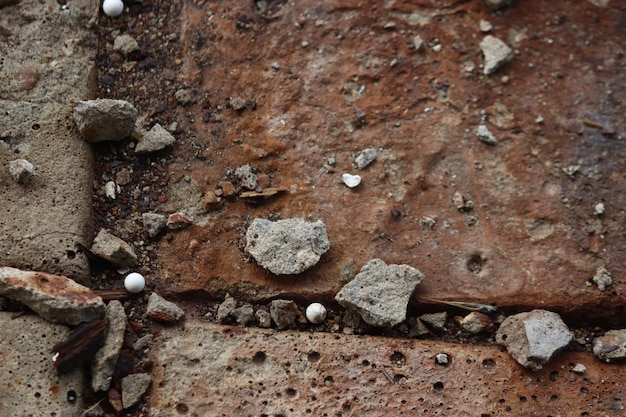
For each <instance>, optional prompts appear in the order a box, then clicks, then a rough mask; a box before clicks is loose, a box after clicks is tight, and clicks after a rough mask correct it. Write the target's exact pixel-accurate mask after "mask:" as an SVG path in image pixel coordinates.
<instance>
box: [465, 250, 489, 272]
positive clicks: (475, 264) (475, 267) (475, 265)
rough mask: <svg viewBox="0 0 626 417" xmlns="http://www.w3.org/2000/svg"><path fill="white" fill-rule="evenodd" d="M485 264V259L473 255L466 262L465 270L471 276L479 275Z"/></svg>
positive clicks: (476, 254)
mask: <svg viewBox="0 0 626 417" xmlns="http://www.w3.org/2000/svg"><path fill="white" fill-rule="evenodd" d="M485 262H487V260H486V259H485V258H483V257H482V256H480V254H478V253H475V254H473V255H472V256H470V258H469V259H468V260H467V269H468V270H469V271H470V272H471V273H473V274H479V273H480V271H482V270H483V266H485Z"/></svg>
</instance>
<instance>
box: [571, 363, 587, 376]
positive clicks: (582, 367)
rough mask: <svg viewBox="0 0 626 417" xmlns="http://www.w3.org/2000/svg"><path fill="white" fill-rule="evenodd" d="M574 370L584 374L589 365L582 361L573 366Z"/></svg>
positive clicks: (576, 372)
mask: <svg viewBox="0 0 626 417" xmlns="http://www.w3.org/2000/svg"><path fill="white" fill-rule="evenodd" d="M572 372H574V373H575V374H579V375H582V374H584V373H585V372H587V367H586V366H585V365H583V364H582V363H577V364H576V365H574V367H573V368H572Z"/></svg>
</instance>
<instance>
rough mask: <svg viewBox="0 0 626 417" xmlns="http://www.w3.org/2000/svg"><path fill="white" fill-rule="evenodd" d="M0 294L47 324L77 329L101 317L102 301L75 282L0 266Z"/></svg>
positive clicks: (102, 314)
mask: <svg viewBox="0 0 626 417" xmlns="http://www.w3.org/2000/svg"><path fill="white" fill-rule="evenodd" d="M0 295H4V296H6V297H8V298H11V299H12V300H15V301H19V302H20V303H22V304H25V305H26V306H28V307H29V308H30V309H31V310H33V311H34V312H36V313H37V314H39V315H40V316H41V317H43V318H44V319H46V320H48V321H52V322H56V323H65V324H69V325H71V326H76V325H78V324H80V323H82V322H86V321H91V320H93V319H95V318H101V317H103V316H104V311H105V306H104V303H103V302H102V298H100V297H99V296H97V295H96V294H94V293H93V292H92V291H91V290H90V289H89V288H87V287H84V286H82V285H80V284H78V283H76V282H75V281H74V280H71V279H69V278H66V277H63V276H60V275H52V274H46V273H44V272H33V271H22V270H20V269H16V268H10V267H0Z"/></svg>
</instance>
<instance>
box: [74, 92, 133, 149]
mask: <svg viewBox="0 0 626 417" xmlns="http://www.w3.org/2000/svg"><path fill="white" fill-rule="evenodd" d="M73 115H74V122H75V123H76V127H78V130H79V131H80V134H81V135H82V136H83V138H84V139H85V140H86V141H87V142H90V143H94V142H102V141H107V140H111V141H119V140H122V139H124V138H127V137H129V136H130V135H131V134H132V133H133V130H134V129H135V122H136V121H137V115H138V112H137V109H136V108H135V106H133V105H132V104H130V103H129V102H127V101H123V100H110V99H97V100H88V101H78V102H76V103H75V104H74V112H73Z"/></svg>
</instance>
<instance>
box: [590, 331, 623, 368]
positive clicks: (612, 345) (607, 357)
mask: <svg viewBox="0 0 626 417" xmlns="http://www.w3.org/2000/svg"><path fill="white" fill-rule="evenodd" d="M593 354H594V355H596V356H597V357H598V358H600V359H601V360H603V361H605V362H613V361H617V360H623V359H626V329H622V330H609V331H608V332H606V333H605V334H604V336H600V337H598V338H597V339H596V340H594V341H593Z"/></svg>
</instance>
